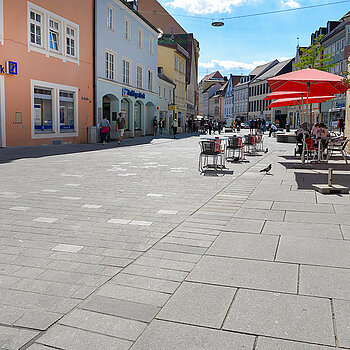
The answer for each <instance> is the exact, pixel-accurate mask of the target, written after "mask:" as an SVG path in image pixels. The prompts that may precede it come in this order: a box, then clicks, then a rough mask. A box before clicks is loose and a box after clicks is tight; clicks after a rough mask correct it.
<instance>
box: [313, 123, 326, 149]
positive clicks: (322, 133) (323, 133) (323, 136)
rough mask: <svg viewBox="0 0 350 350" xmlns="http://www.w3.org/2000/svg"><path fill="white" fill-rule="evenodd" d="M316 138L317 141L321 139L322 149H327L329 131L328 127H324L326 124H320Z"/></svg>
mask: <svg viewBox="0 0 350 350" xmlns="http://www.w3.org/2000/svg"><path fill="white" fill-rule="evenodd" d="M315 136H316V138H317V139H321V146H322V149H323V150H324V149H326V148H327V144H328V137H329V131H328V130H327V128H326V125H324V123H320V124H319V127H318V129H317V132H316V135H315Z"/></svg>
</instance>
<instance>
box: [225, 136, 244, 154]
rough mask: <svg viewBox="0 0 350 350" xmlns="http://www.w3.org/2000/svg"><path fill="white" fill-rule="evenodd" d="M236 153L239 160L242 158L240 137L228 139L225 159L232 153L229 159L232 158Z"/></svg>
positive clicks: (242, 151)
mask: <svg viewBox="0 0 350 350" xmlns="http://www.w3.org/2000/svg"><path fill="white" fill-rule="evenodd" d="M236 151H237V152H238V155H239V158H240V159H243V158H244V147H243V142H242V138H241V137H230V138H229V139H228V145H227V157H228V158H229V153H230V152H232V156H231V157H230V158H234V157H235V154H236Z"/></svg>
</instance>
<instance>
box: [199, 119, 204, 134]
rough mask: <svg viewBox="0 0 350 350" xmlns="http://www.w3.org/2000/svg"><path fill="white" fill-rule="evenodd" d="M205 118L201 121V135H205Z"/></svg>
mask: <svg viewBox="0 0 350 350" xmlns="http://www.w3.org/2000/svg"><path fill="white" fill-rule="evenodd" d="M204 124H205V123H204V118H202V119H201V121H200V122H199V125H200V129H201V133H203V134H204V133H205V126H204Z"/></svg>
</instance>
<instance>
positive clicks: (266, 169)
mask: <svg viewBox="0 0 350 350" xmlns="http://www.w3.org/2000/svg"><path fill="white" fill-rule="evenodd" d="M271 168H272V164H269V165H268V166H267V167H266V168H265V169H262V170H260V172H261V173H263V172H265V173H266V174H267V173H268V172H269V171H270V170H271Z"/></svg>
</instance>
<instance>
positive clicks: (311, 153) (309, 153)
mask: <svg viewBox="0 0 350 350" xmlns="http://www.w3.org/2000/svg"><path fill="white" fill-rule="evenodd" d="M317 152H318V150H317V148H316V147H315V144H314V140H313V139H310V138H305V154H306V159H307V161H309V157H312V159H313V160H315V159H316V158H317Z"/></svg>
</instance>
